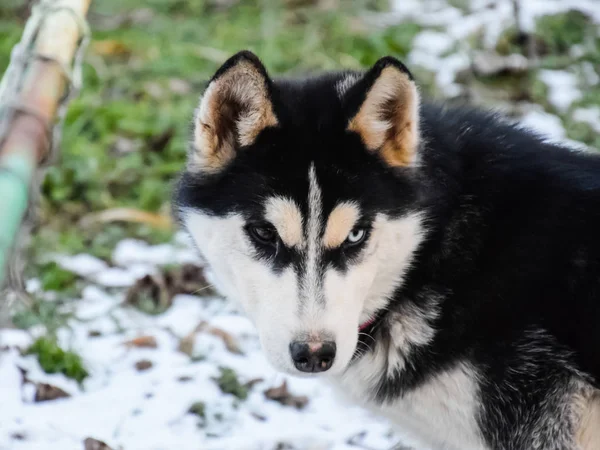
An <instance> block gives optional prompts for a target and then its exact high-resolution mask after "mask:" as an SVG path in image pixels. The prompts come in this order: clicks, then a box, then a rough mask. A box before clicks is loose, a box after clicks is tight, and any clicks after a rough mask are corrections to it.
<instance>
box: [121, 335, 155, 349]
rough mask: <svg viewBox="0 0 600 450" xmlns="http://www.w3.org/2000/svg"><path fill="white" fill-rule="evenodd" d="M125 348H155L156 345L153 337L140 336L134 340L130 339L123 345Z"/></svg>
mask: <svg viewBox="0 0 600 450" xmlns="http://www.w3.org/2000/svg"><path fill="white" fill-rule="evenodd" d="M124 345H125V346H126V347H138V348H156V347H158V344H157V342H156V338H155V337H154V336H140V337H136V338H135V339H131V340H129V341H127V342H125V344H124Z"/></svg>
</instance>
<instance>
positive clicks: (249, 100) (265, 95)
mask: <svg viewBox="0 0 600 450" xmlns="http://www.w3.org/2000/svg"><path fill="white" fill-rule="evenodd" d="M271 93H272V82H271V80H270V78H269V76H268V75H267V71H266V70H265V68H264V66H263V65H262V63H261V62H260V60H259V59H258V57H257V56H256V55H254V54H253V53H251V52H249V51H241V52H239V53H237V54H235V55H234V56H232V57H231V58H229V59H228V60H227V61H226V62H225V63H224V64H223V65H222V66H221V68H220V69H219V70H217V72H216V73H215V75H214V76H213V77H212V79H211V80H210V82H209V83H208V87H207V88H206V90H205V92H204V95H203V96H202V98H201V99H200V105H199V106H198V109H197V110H196V115H195V117H194V138H193V142H192V146H191V150H190V153H189V156H188V170H190V171H192V172H204V173H216V172H219V171H220V170H221V169H222V168H224V167H225V166H226V165H227V164H228V163H230V162H231V161H232V160H233V159H234V158H235V156H236V154H237V153H238V151H241V150H243V149H244V147H247V146H249V145H251V144H252V143H253V142H254V141H255V140H256V138H257V136H258V135H259V133H260V132H261V131H262V130H264V129H265V128H267V127H274V126H276V125H277V123H278V122H277V118H276V117H275V113H274V112H273V104H272V100H271Z"/></svg>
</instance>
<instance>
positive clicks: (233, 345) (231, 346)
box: [207, 327, 244, 355]
mask: <svg viewBox="0 0 600 450" xmlns="http://www.w3.org/2000/svg"><path fill="white" fill-rule="evenodd" d="M207 331H208V333H210V334H212V335H213V336H216V337H218V338H221V339H222V340H223V342H224V343H225V347H226V348H227V350H229V351H230V352H231V353H235V354H236V355H243V354H244V353H243V352H242V350H241V349H240V347H239V345H238V343H237V340H236V339H235V338H234V337H233V336H232V335H231V334H229V333H228V332H227V331H225V330H222V329H220V328H216V327H209V328H208V329H207Z"/></svg>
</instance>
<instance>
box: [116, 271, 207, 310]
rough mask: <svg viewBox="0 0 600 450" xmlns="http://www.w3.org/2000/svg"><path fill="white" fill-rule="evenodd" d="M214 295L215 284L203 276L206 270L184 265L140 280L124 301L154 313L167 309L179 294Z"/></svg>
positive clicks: (128, 292)
mask: <svg viewBox="0 0 600 450" xmlns="http://www.w3.org/2000/svg"><path fill="white" fill-rule="evenodd" d="M198 293H203V294H207V295H210V294H213V293H214V291H213V289H212V285H211V284H210V283H208V281H206V278H205V277H204V269H203V268H202V267H198V266H196V265H194V264H184V265H183V266H180V267H176V268H174V269H168V270H167V269H163V271H162V272H160V273H157V274H153V275H146V276H145V277H143V278H141V279H139V280H138V281H137V282H136V283H135V284H134V285H133V286H132V287H131V288H129V290H128V291H127V295H126V296H125V303H126V304H130V305H133V306H136V307H137V308H139V309H141V310H143V311H145V312H148V313H152V314H158V313H162V312H164V311H165V310H166V309H167V308H169V307H170V306H171V303H172V301H173V297H175V296H176V295H178V294H189V295H193V294H198Z"/></svg>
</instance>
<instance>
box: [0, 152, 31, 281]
mask: <svg viewBox="0 0 600 450" xmlns="http://www.w3.org/2000/svg"><path fill="white" fill-rule="evenodd" d="M24 150H25V149H24ZM32 154H35V149H29V150H25V151H23V152H18V153H17V152H15V153H10V154H8V155H6V156H4V157H2V158H1V159H0V286H2V285H3V283H4V276H5V275H4V274H5V273H6V270H7V267H6V264H7V262H8V261H7V260H8V256H9V255H10V250H11V248H12V247H13V245H14V243H15V238H16V236H17V235H18V231H19V227H20V226H21V222H22V220H23V216H24V215H25V211H26V210H27V202H28V199H29V183H30V180H31V178H32V176H33V171H34V161H33V160H31V159H30V158H28V157H27V156H28V155H32Z"/></svg>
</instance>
